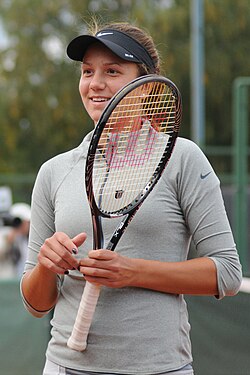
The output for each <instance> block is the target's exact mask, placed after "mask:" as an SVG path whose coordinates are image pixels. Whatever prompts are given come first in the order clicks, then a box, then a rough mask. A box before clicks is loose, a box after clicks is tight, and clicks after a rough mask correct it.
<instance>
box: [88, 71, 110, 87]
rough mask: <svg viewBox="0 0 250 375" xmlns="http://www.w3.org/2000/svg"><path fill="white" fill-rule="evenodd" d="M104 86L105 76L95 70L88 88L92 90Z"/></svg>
mask: <svg viewBox="0 0 250 375" xmlns="http://www.w3.org/2000/svg"><path fill="white" fill-rule="evenodd" d="M105 86H106V83H105V78H104V76H103V75H102V74H100V73H98V72H96V73H95V74H93V76H92V78H91V82H90V84H89V88H90V89H92V90H95V91H96V90H103V89H104V88H105Z"/></svg>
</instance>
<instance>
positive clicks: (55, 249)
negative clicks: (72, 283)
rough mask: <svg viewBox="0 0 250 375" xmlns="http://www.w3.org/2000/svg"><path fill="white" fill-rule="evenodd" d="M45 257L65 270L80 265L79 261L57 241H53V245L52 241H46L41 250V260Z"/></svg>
mask: <svg viewBox="0 0 250 375" xmlns="http://www.w3.org/2000/svg"><path fill="white" fill-rule="evenodd" d="M43 258H45V259H48V260H49V261H50V262H52V263H53V264H55V266H57V267H60V268H62V269H64V270H67V269H72V268H76V267H78V261H77V260H76V259H74V258H73V257H72V256H71V255H70V253H69V252H68V250H66V249H65V248H64V247H63V246H62V245H61V244H59V243H57V242H53V245H52V244H51V242H50V241H47V240H46V241H45V243H44V244H43V245H42V246H41V249H40V252H39V260H40V261H41V260H42V259H43Z"/></svg>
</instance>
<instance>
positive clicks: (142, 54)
mask: <svg viewBox="0 0 250 375" xmlns="http://www.w3.org/2000/svg"><path fill="white" fill-rule="evenodd" d="M96 42H100V43H102V44H103V45H105V46H106V47H107V48H109V49H110V50H111V51H112V52H113V53H114V54H116V55H117V56H119V57H120V58H122V59H123V60H126V61H131V62H135V63H143V64H145V65H146V66H148V67H150V68H154V67H155V64H154V61H153V59H152V57H151V56H150V54H149V53H148V51H147V50H146V48H144V47H143V46H142V45H141V44H140V43H138V42H137V41H136V40H135V39H134V38H132V37H130V36H129V35H127V34H124V33H123V32H121V31H117V30H113V29H105V30H102V31H99V32H98V33H97V34H96V35H95V36H91V35H80V36H78V37H76V38H75V39H73V40H72V41H71V42H70V43H69V45H68V47H67V55H68V56H69V58H71V59H72V60H76V61H83V57H84V55H85V53H86V51H87V49H88V47H89V46H90V45H91V44H93V43H96Z"/></svg>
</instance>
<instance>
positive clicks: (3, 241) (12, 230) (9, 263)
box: [0, 203, 30, 278]
mask: <svg viewBox="0 0 250 375" xmlns="http://www.w3.org/2000/svg"><path fill="white" fill-rule="evenodd" d="M2 221H3V225H2V226H1V229H0V277H1V278H20V277H21V275H22V273H23V269H24V264H25V260H26V257H27V249H28V236H29V228H30V206H29V205H28V204H26V203H16V204H14V205H13V206H12V207H11V208H10V210H9V212H8V214H6V215H5V216H4V217H3V220H2Z"/></svg>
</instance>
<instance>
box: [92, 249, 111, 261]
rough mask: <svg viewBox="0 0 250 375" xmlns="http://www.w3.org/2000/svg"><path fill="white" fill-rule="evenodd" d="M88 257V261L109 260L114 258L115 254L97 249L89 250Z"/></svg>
mask: <svg viewBox="0 0 250 375" xmlns="http://www.w3.org/2000/svg"><path fill="white" fill-rule="evenodd" d="M88 256H89V258H90V259H99V260H111V259H114V258H116V256H117V254H116V253H114V252H113V251H111V250H106V249H99V250H90V251H89V253H88Z"/></svg>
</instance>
